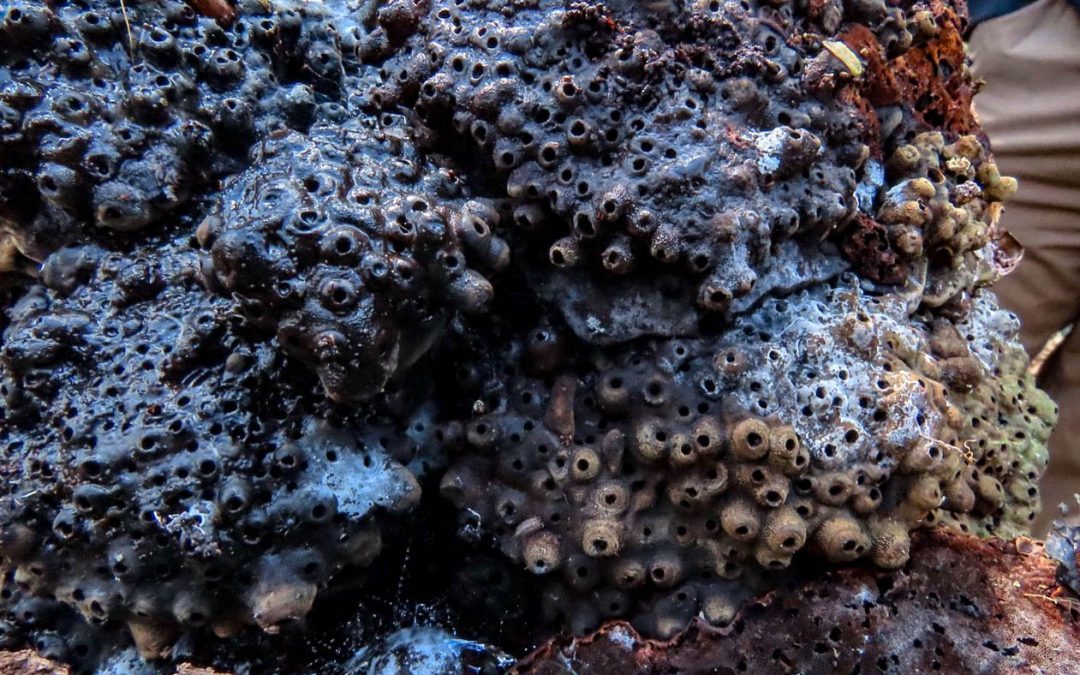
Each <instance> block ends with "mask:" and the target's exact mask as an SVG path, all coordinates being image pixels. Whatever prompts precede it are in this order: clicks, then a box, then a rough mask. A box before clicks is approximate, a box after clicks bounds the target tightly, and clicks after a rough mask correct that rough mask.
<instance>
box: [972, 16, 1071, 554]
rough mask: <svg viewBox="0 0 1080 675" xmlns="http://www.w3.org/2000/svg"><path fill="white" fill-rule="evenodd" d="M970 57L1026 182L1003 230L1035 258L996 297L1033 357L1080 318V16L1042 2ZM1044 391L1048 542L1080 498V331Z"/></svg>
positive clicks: (985, 39)
mask: <svg viewBox="0 0 1080 675" xmlns="http://www.w3.org/2000/svg"><path fill="white" fill-rule="evenodd" d="M969 49H970V54H971V58H972V62H973V69H974V71H975V74H976V76H978V77H981V78H983V79H985V80H986V87H985V89H984V90H983V92H982V93H981V94H980V95H979V96H978V97H977V98H976V103H975V108H976V111H977V112H978V115H979V118H980V120H981V122H982V125H983V128H984V129H985V130H986V133H987V134H988V135H989V137H990V143H991V146H992V148H993V151H994V156H995V159H996V161H997V163H998V166H999V167H1000V169H1001V172H1002V174H1004V175H1010V176H1015V177H1016V178H1017V179H1018V180H1019V181H1020V190H1019V191H1018V192H1017V194H1016V197H1015V198H1014V199H1013V200H1011V201H1009V202H1008V203H1007V204H1006V207H1005V213H1004V216H1003V217H1002V223H1003V224H1004V226H1005V227H1006V228H1007V229H1008V230H1010V231H1011V232H1012V233H1013V235H1014V236H1016V238H1017V239H1019V240H1020V242H1021V243H1023V244H1024V247H1025V249H1026V252H1025V254H1024V259H1023V261H1022V262H1021V263H1020V265H1019V266H1018V267H1017V269H1016V270H1015V271H1014V272H1013V273H1012V274H1011V275H1009V276H1008V277H1006V278H1005V279H1003V280H1002V281H1001V283H999V284H998V285H997V286H995V287H994V290H995V291H996V292H997V294H998V295H999V296H1000V297H1001V302H1002V305H1004V306H1005V307H1007V308H1009V309H1010V310H1012V311H1014V312H1016V313H1017V314H1018V315H1019V316H1020V319H1021V321H1022V322H1023V328H1022V339H1023V342H1024V346H1025V347H1026V348H1027V350H1028V353H1029V354H1031V355H1032V356H1034V355H1035V354H1036V353H1038V351H1039V349H1040V348H1041V347H1042V346H1043V345H1044V344H1045V343H1046V341H1047V340H1048V339H1050V338H1051V337H1052V336H1053V335H1054V334H1055V333H1057V332H1058V331H1059V330H1061V329H1062V328H1064V327H1065V326H1068V325H1069V324H1071V323H1073V322H1076V321H1077V320H1078V319H1080V12H1078V11H1077V10H1075V9H1074V8H1073V7H1071V6H1070V5H1068V4H1067V3H1066V2H1065V1H1064V0H1039V1H1038V2H1036V3H1034V4H1032V5H1029V6H1027V7H1025V8H1024V9H1021V10H1019V11H1017V12H1014V13H1012V14H1008V15H1006V16H1002V17H999V18H996V19H992V20H990V21H988V22H986V23H983V24H981V25H979V26H978V27H976V28H975V30H974V32H973V33H972V35H971V38H970V41H969ZM1040 385H1041V386H1042V387H1043V388H1044V389H1046V391H1047V392H1048V393H1049V394H1050V396H1051V397H1052V398H1053V399H1054V400H1055V401H1056V402H1057V403H1058V406H1059V408H1060V410H1061V420H1060V422H1059V423H1058V427H1057V429H1056V430H1055V431H1054V434H1053V436H1051V439H1050V465H1049V467H1047V471H1046V475H1045V476H1044V478H1043V480H1042V484H1041V489H1042V495H1043V513H1042V515H1041V516H1040V518H1039V520H1037V521H1036V523H1035V525H1034V527H1033V531H1034V532H1035V534H1037V535H1040V536H1041V535H1043V534H1045V532H1046V528H1047V527H1048V525H1049V521H1050V520H1051V519H1052V518H1055V517H1058V515H1059V514H1060V511H1059V510H1058V508H1057V506H1058V504H1060V503H1062V502H1066V503H1068V504H1070V505H1071V506H1072V507H1073V508H1072V512H1073V513H1076V512H1077V510H1078V509H1077V508H1076V502H1075V501H1074V500H1073V498H1072V495H1073V494H1074V493H1076V492H1080V329H1078V330H1076V331H1074V332H1073V333H1072V334H1071V335H1070V336H1069V337H1068V338H1067V339H1066V341H1065V343H1064V344H1063V345H1062V346H1061V347H1060V349H1059V351H1058V353H1057V354H1056V355H1055V356H1054V357H1053V358H1052V359H1051V360H1049V361H1048V362H1047V363H1046V365H1045V366H1044V369H1043V371H1042V374H1041V375H1040Z"/></svg>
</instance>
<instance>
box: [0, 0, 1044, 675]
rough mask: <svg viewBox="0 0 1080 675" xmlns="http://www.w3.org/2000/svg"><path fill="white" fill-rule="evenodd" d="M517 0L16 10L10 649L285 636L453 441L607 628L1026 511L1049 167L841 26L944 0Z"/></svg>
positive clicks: (10, 172)
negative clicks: (922, 112) (954, 130)
mask: <svg viewBox="0 0 1080 675" xmlns="http://www.w3.org/2000/svg"><path fill="white" fill-rule="evenodd" d="M520 5H521V6H517V5H514V6H511V5H508V4H507V3H503V2H496V1H495V0H491V1H489V2H481V1H471V2H466V1H464V0H393V1H392V2H386V3H366V4H363V5H362V6H361V7H360V8H355V7H353V6H352V3H347V2H344V1H343V0H342V1H334V2H325V3H307V2H284V1H281V2H279V1H275V2H271V3H265V2H261V1H259V0H242V1H241V2H240V3H239V4H238V7H237V8H236V9H237V16H236V18H235V20H233V21H226V20H224V19H220V20H216V19H214V18H210V17H206V16H201V15H199V13H198V12H196V11H195V10H194V9H193V8H192V7H193V6H194V5H189V4H187V3H185V2H181V1H179V0H168V1H165V2H160V3H136V4H129V5H128V6H126V7H123V6H121V3H120V2H119V1H118V0H115V1H114V0H72V1H70V2H57V3H49V4H42V3H37V2H13V3H9V5H7V6H6V8H5V9H4V11H3V13H2V15H0V38H2V39H3V41H4V42H3V44H4V45H5V46H4V47H0V152H2V153H3V156H4V159H3V162H2V165H0V271H2V272H3V273H5V274H7V275H8V276H7V278H8V279H9V280H11V281H10V284H11V288H13V289H17V290H13V291H5V296H4V297H10V302H9V305H8V306H7V308H6V317H5V324H6V329H5V331H4V335H3V340H2V343H0V395H2V398H0V422H2V425H0V426H2V430H0V475H2V476H3V477H4V478H5V482H4V486H3V488H2V489H0V574H2V579H0V582H2V583H0V646H3V647H7V646H17V645H20V644H22V643H24V642H26V641H30V642H31V643H32V644H34V645H35V646H36V647H37V648H38V649H39V650H40V651H42V652H43V653H46V654H47V655H49V656H53V657H56V658H59V659H64V660H67V661H69V662H72V663H75V664H76V665H82V666H87V667H88V666H89V665H92V664H93V663H94V662H95V661H96V659H97V658H98V656H99V654H98V652H99V651H100V650H101V649H102V648H103V647H102V645H103V644H106V643H103V642H101V641H100V640H98V639H96V638H94V637H93V636H94V635H98V634H100V632H101V631H112V633H111V634H113V635H130V636H131V637H132V638H133V640H134V642H135V644H136V646H137V647H138V648H139V651H140V653H141V654H142V655H143V656H144V657H146V658H158V657H161V656H164V655H167V654H168V653H169V651H170V649H171V648H172V646H173V645H174V644H175V643H176V642H177V641H178V640H181V639H183V638H184V637H185V636H199V635H205V634H208V633H213V634H215V635H217V636H219V637H228V636H231V635H235V634H236V633H237V632H238V631H240V630H242V629H243V628H244V627H245V626H248V625H257V626H259V627H261V628H263V629H265V630H268V631H276V630H279V629H280V628H281V627H282V626H284V625H286V624H290V623H294V622H296V621H297V620H299V619H302V618H303V617H304V616H305V615H306V614H307V613H308V612H309V611H310V610H311V607H312V604H313V602H314V600H315V598H316V596H317V594H318V593H319V591H320V590H321V589H324V588H326V587H327V585H328V584H330V583H331V582H332V581H334V580H335V579H341V578H347V577H349V575H350V574H353V575H354V574H355V569H356V568H358V567H362V566H365V565H367V564H369V563H370V562H371V561H372V560H373V559H374V558H375V556H376V555H377V554H378V552H379V547H380V544H379V541H380V535H379V532H380V526H386V525H387V524H393V523H394V518H393V514H395V513H401V512H405V511H407V510H409V509H410V508H411V507H412V506H413V505H414V504H415V503H416V501H417V500H418V499H419V497H420V486H419V483H418V481H417V478H418V477H419V475H420V474H422V473H424V472H425V471H427V470H429V469H431V468H437V467H439V466H440V465H441V464H443V463H449V465H450V466H449V468H448V469H447V470H446V471H445V473H444V475H442V477H441V483H439V485H440V492H441V495H442V497H444V498H446V499H447V500H448V502H449V503H452V504H453V506H454V507H456V508H457V509H459V510H460V512H461V514H462V518H464V519H466V520H467V521H468V522H469V523H471V524H472V525H475V526H476V527H477V528H479V530H480V531H482V532H484V533H485V534H486V535H488V536H489V537H490V538H491V540H492V541H493V542H494V543H495V544H496V545H497V547H498V548H499V549H501V550H502V551H503V552H504V553H505V554H506V555H507V556H509V557H510V558H512V559H514V560H516V561H519V562H520V564H521V565H522V566H523V567H524V568H526V569H527V570H528V571H530V572H531V573H534V574H536V575H539V576H541V577H543V578H544V579H545V580H547V581H549V583H547V584H545V585H544V591H543V604H544V607H545V612H546V613H547V614H548V615H549V617H550V618H552V619H553V620H557V621H560V622H562V623H563V624H564V625H569V626H570V627H572V628H573V629H574V630H579V631H581V630H587V629H589V628H592V627H594V626H596V625H597V624H598V623H599V622H600V621H601V620H602V619H605V618H608V617H626V618H631V619H633V620H634V621H635V623H636V624H637V625H638V626H639V629H640V630H642V631H643V632H645V633H648V634H651V635H662V636H667V635H671V634H673V633H674V632H676V631H678V630H679V629H681V628H682V627H683V626H685V625H686V622H687V620H688V619H689V618H690V617H692V616H697V615H701V616H703V617H704V618H706V619H707V620H709V621H712V622H716V623H722V622H725V621H729V620H730V619H731V618H732V617H733V616H734V613H735V611H736V610H737V608H738V606H739V604H740V603H741V602H742V601H743V600H744V599H745V597H747V596H748V595H749V594H750V593H752V592H754V591H755V590H756V589H759V588H762V587H763V586H764V585H767V584H768V583H771V582H772V581H773V580H775V579H776V577H777V575H779V574H782V570H783V569H785V568H788V567H789V566H791V565H792V564H796V565H797V564H798V561H799V560H800V559H801V557H804V556H816V557H817V558H819V559H824V560H828V561H831V562H838V563H839V562H848V561H853V560H856V559H860V558H867V559H869V560H870V561H872V562H873V563H874V564H876V565H879V566H882V567H887V568H893V567H897V566H900V565H902V564H903V563H904V562H905V561H906V559H907V555H908V545H909V532H910V531H911V530H912V529H914V528H917V527H922V526H928V525H934V524H936V523H939V522H944V523H949V524H951V525H954V526H956V527H960V528H962V529H967V530H972V531H975V532H978V533H982V534H986V533H989V534H1002V535H1012V534H1015V533H1018V532H1020V531H1022V530H1023V528H1024V527H1025V526H1026V524H1027V522H1028V521H1029V520H1030V518H1032V517H1033V515H1034V513H1035V511H1036V510H1037V508H1038V492H1037V488H1036V482H1037V479H1038V476H1039V474H1040V472H1041V470H1042V466H1043V465H1044V464H1045V443H1046V439H1047V436H1048V434H1049V431H1050V429H1051V427H1052V425H1053V420H1054V417H1055V416H1056V409H1055V408H1054V406H1053V405H1052V404H1051V403H1050V402H1049V401H1048V400H1047V399H1046V398H1045V396H1044V395H1042V394H1041V393H1040V392H1039V391H1038V390H1037V389H1035V387H1034V385H1033V382H1032V379H1031V377H1030V376H1029V375H1027V373H1026V370H1025V368H1026V357H1025V356H1024V354H1023V351H1022V349H1021V348H1020V347H1019V346H1018V344H1017V343H1016V341H1015V333H1016V328H1017V327H1016V325H1015V319H1014V318H1013V317H1012V316H1011V315H1010V314H1008V313H1007V312H1005V311H1003V310H1000V309H998V308H997V306H996V301H995V300H994V298H993V296H992V294H991V293H990V292H989V291H987V290H985V289H984V287H985V286H986V285H988V283H989V282H991V281H992V280H993V276H994V274H993V268H992V263H993V260H994V253H995V250H996V241H995V237H996V236H997V232H996V228H995V225H996V222H995V221H996V217H997V213H998V210H999V208H1000V207H999V202H1000V201H1001V200H1002V199H1003V198H1005V197H1006V196H1007V195H1008V194H1009V193H1010V192H1011V191H1012V190H1014V189H1015V182H1014V181H1012V180H1011V179H1009V178H1005V177H1002V176H1000V175H999V174H998V171H997V169H996V167H995V166H994V164H993V162H992V161H991V160H990V158H989V156H988V153H987V151H986V148H985V145H984V143H983V142H982V141H981V140H980V139H979V138H978V137H977V136H975V135H968V136H960V137H955V138H950V137H946V135H943V134H942V133H941V132H940V131H938V130H935V129H933V128H929V127H926V128H919V124H917V123H916V121H914V118H913V117H911V115H910V114H906V113H905V112H904V111H903V110H901V111H900V113H899V114H900V116H901V119H900V120H899V121H897V120H892V119H890V120H884V119H883V120H882V121H881V123H880V124H878V123H871V121H870V120H871V119H872V117H871V115H872V113H867V112H865V111H864V110H862V109H856V107H855V106H854V104H853V103H852V96H851V95H850V94H851V92H853V91H858V89H859V88H860V87H862V86H864V83H863V82H862V80H861V79H860V77H867V76H866V75H860V73H859V72H858V71H857V69H853V68H852V66H851V62H850V59H852V58H854V59H857V58H858V57H857V56H855V55H854V54H853V53H849V54H845V53H843V51H842V49H843V48H842V46H837V45H838V44H839V43H836V42H828V41H829V40H831V39H832V38H833V36H835V35H836V34H838V33H839V32H842V30H843V28H844V27H846V26H850V25H853V24H858V23H861V24H864V25H866V26H868V27H869V28H870V29H871V30H872V31H873V32H874V34H875V35H876V36H877V39H878V40H879V42H880V44H881V49H882V53H883V54H885V55H888V56H894V55H896V54H898V53H902V52H903V51H904V50H906V49H909V48H911V47H912V46H918V45H919V44H920V43H922V42H925V41H927V40H930V39H933V37H934V35H935V34H936V33H937V31H938V30H940V27H939V26H938V25H937V23H935V20H934V17H933V16H932V15H930V14H929V12H928V11H927V10H925V9H918V10H917V11H916V10H912V11H911V12H907V13H905V12H903V11H901V10H900V9H898V8H895V7H887V6H886V5H885V4H884V3H880V2H877V3H875V2H870V1H866V2H861V3H856V4H855V5H852V6H851V7H846V6H845V7H841V6H840V5H839V3H832V4H829V3H824V4H823V5H822V6H821V7H817V6H815V8H814V9H813V11H812V12H811V13H810V14H807V13H806V12H805V10H803V9H799V8H796V7H795V6H794V5H790V4H784V3H762V4H752V3H750V2H719V1H715V0H714V1H706V0H700V1H697V2H693V3H675V2H665V1H663V0H656V1H652V0H650V2H646V3H633V2H629V1H622V0H619V1H612V2H609V3H605V4H588V3H566V2H562V1H561V0H536V1H535V2H531V3H520ZM826 47H828V48H826ZM838 54H839V55H838ZM883 114H884V113H883ZM890 114H896V113H895V110H893V111H891V112H890ZM886 122H887V123H886ZM860 219H862V220H868V221H871V222H873V223H875V227H876V229H875V230H874V231H875V232H878V233H880V236H881V240H880V241H879V242H876V244H875V245H876V247H877V248H876V249H875V250H876V251H877V253H876V254H875V255H879V257H880V261H879V262H880V263H881V264H880V265H877V266H875V265H874V264H872V263H873V261H870V263H871V264H867V262H868V261H866V260H848V259H846V258H845V256H844V252H845V251H851V250H853V249H852V248H851V246H849V244H850V243H851V242H850V238H851V237H852V236H854V235H853V234H852V232H853V230H852V228H851V227H849V226H850V225H851V224H852V223H853V222H855V221H856V220H860ZM863 231H865V230H863ZM860 245H861V243H860ZM860 250H863V249H860ZM848 267H854V269H856V270H858V271H859V274H856V273H852V272H845V271H844V270H845V269H846V268H848ZM867 270H877V272H875V273H869V272H867ZM26 271H30V272H31V273H32V275H33V276H35V277H36V279H33V280H26V279H25V277H24V278H23V280H21V281H19V280H17V279H16V275H18V274H24V273H25V272H26ZM451 362H456V363H457V364H458V365H460V366H461V367H462V368H463V371H462V376H461V377H460V378H459V379H458V380H456V381H455V382H452V383H451V384H450V386H446V385H445V383H444V384H443V385H441V386H439V387H435V386H434V385H433V384H432V383H431V382H430V381H429V380H430V379H431V378H424V377H419V375H420V374H422V372H423V371H424V370H425V369H432V368H441V369H445V367H446V365H447V364H449V363H451ZM421 458H423V459H422V460H421ZM432 498H435V497H434V496H432ZM447 508H451V507H450V506H449V505H448V506H447ZM125 639H126V638H125Z"/></svg>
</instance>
